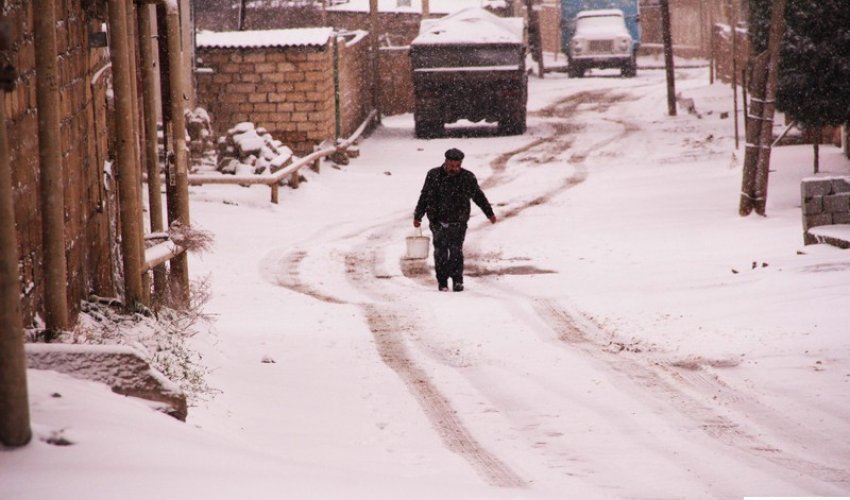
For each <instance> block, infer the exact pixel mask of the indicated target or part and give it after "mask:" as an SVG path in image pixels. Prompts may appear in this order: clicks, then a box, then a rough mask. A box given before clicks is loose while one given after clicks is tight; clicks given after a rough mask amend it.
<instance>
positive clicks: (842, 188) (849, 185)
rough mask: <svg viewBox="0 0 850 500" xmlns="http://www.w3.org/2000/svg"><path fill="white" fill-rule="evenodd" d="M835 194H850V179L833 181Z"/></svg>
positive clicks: (837, 178) (838, 178) (844, 178)
mask: <svg viewBox="0 0 850 500" xmlns="http://www.w3.org/2000/svg"><path fill="white" fill-rule="evenodd" d="M832 192H833V193H850V177H835V178H833V179H832Z"/></svg>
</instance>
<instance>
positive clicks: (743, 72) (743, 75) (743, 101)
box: [741, 69, 749, 140]
mask: <svg viewBox="0 0 850 500" xmlns="http://www.w3.org/2000/svg"><path fill="white" fill-rule="evenodd" d="M748 83H749V82H747V70H746V69H742V70H741V109H742V110H743V111H744V140H746V129H747V113H748V111H747V85H748Z"/></svg>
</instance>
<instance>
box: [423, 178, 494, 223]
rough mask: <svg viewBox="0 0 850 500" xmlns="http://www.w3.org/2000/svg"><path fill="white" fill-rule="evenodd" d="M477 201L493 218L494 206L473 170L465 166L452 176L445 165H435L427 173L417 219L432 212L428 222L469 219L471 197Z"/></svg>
mask: <svg viewBox="0 0 850 500" xmlns="http://www.w3.org/2000/svg"><path fill="white" fill-rule="evenodd" d="M470 199H471V200H472V201H474V202H475V204H476V205H478V206H479V207H480V208H481V211H482V212H484V215H486V216H487V218H488V219H489V218H490V217H493V208H492V207H491V206H490V202H489V201H487V197H486V196H484V192H483V191H481V188H480V187H478V179H476V178H475V174H473V173H472V172H470V171H469V170H465V169H461V170H460V172H458V173H457V174H456V175H449V174H448V173H447V172H446V169H445V168H443V167H442V166H440V167H437V168H432V169H431V170H429V171H428V175H427V176H425V184H424V185H423V186H422V193H421V194H420V195H419V202H418V203H417V204H416V210H414V211H413V218H414V219H416V220H422V216H423V215H425V214H428V221H429V222H430V223H432V224H434V223H437V222H466V221H467V220H469V200H470Z"/></svg>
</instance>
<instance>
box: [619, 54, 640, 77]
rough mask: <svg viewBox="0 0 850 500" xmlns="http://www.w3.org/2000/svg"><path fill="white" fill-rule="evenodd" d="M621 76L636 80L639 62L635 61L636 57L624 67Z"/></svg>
mask: <svg viewBox="0 0 850 500" xmlns="http://www.w3.org/2000/svg"><path fill="white" fill-rule="evenodd" d="M620 74H621V75H623V76H624V77H625V78H634V77H635V76H637V61H635V58H634V56H632V58H631V59H629V62H627V63H626V64H625V65H623V67H622V68H621V69H620Z"/></svg>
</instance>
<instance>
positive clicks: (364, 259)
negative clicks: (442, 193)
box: [267, 232, 527, 488]
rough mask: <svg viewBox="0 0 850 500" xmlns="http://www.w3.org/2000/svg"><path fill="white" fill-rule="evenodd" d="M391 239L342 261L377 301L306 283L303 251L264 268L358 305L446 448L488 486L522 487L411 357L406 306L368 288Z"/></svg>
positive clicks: (376, 240) (301, 287)
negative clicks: (378, 254)
mask: <svg viewBox="0 0 850 500" xmlns="http://www.w3.org/2000/svg"><path fill="white" fill-rule="evenodd" d="M390 236H391V233H390V232H385V233H382V234H375V233H373V234H372V235H371V236H370V237H368V238H366V243H365V245H367V246H368V247H367V248H365V250H359V251H358V250H355V251H354V252H350V253H347V254H345V255H344V257H343V259H344V263H345V273H346V276H347V277H349V279H350V280H351V281H352V283H354V284H355V285H356V286H357V288H358V289H360V290H361V291H363V292H365V293H366V294H367V295H368V296H371V297H373V298H374V299H375V300H376V302H369V303H351V302H346V301H344V300H341V299H338V298H336V297H334V296H332V295H330V294H327V293H325V292H323V291H321V290H319V289H317V288H315V287H314V286H312V285H310V284H308V283H307V282H306V281H305V280H304V279H303V278H302V276H301V271H300V267H301V264H302V262H303V260H304V258H305V257H306V252H305V251H303V250H299V251H293V252H289V253H287V254H285V255H283V256H282V257H281V258H280V259H279V260H277V261H276V264H275V265H267V267H268V268H270V269H277V270H278V271H277V272H275V273H274V274H273V276H274V282H275V283H276V284H277V285H279V286H282V287H284V288H287V289H290V290H292V291H294V292H297V293H301V294H304V295H307V296H309V297H312V298H314V299H316V300H319V301H322V302H326V303H329V304H352V305H357V306H359V307H360V308H361V309H362V310H363V313H364V315H365V317H366V320H367V322H368V325H369V329H370V331H371V332H372V335H373V337H374V339H375V345H376V347H377V350H378V354H379V355H380V357H381V360H382V361H383V362H384V364H386V365H387V366H388V367H389V368H390V369H392V370H393V371H394V372H395V373H396V375H397V376H398V377H399V379H401V381H402V382H403V383H404V384H405V386H406V387H407V389H408V390H409V391H410V393H411V394H412V395H413V396H414V398H415V399H416V401H417V403H418V404H419V406H420V408H421V409H422V412H423V413H424V415H425V416H426V417H427V419H428V421H429V422H430V424H431V427H432V428H433V429H434V431H435V432H436V433H437V435H438V436H439V437H440V439H441V440H442V442H443V444H444V445H445V446H446V448H447V449H449V450H450V451H452V452H454V453H456V454H458V455H460V456H461V457H463V458H464V459H465V460H466V461H467V462H468V463H469V464H470V465H471V466H472V468H473V470H475V472H476V473H477V474H478V475H479V476H481V477H482V478H483V479H484V480H485V481H486V482H487V483H489V484H491V485H493V486H497V487H502V488H523V487H525V486H526V485H527V483H526V481H525V480H523V479H522V478H521V477H520V476H519V475H518V474H517V473H516V472H514V471H513V470H512V469H511V468H510V467H508V466H507V465H506V464H505V463H503V462H502V461H501V460H499V458H498V457H496V456H495V455H493V454H492V453H491V452H489V451H488V450H487V449H486V448H484V447H483V446H482V445H481V444H480V443H479V442H478V441H477V440H476V439H475V437H474V436H473V435H472V434H471V433H470V431H469V429H468V428H467V427H466V426H465V424H464V423H463V421H462V420H461V418H460V416H459V415H458V412H457V411H456V410H455V409H454V408H452V406H451V403H450V402H449V400H448V398H446V397H445V395H443V394H442V393H441V392H440V390H439V389H438V388H437V386H436V385H435V384H434V382H433V381H432V380H431V378H430V377H429V376H428V374H427V372H426V371H425V370H424V369H422V368H421V367H420V366H418V365H417V364H416V363H415V361H414V360H413V359H412V358H411V357H410V355H409V353H408V350H407V346H406V344H405V337H407V336H409V335H410V333H411V332H413V331H414V330H415V326H414V325H415V321H413V318H412V317H411V313H410V312H409V311H408V310H407V309H408V308H407V307H405V306H393V304H392V302H393V297H389V296H387V295H386V294H385V292H382V291H381V290H380V288H379V287H378V286H377V285H375V284H369V283H370V282H371V283H374V282H375V281H376V280H377V278H376V276H375V272H374V263H375V261H376V257H375V255H374V252H376V251H380V250H375V249H376V248H378V249H380V247H381V246H382V245H381V243H382V242H383V241H385V240H387V239H389V238H390Z"/></svg>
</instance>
